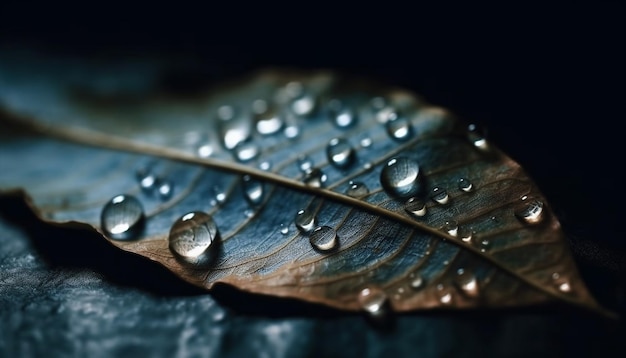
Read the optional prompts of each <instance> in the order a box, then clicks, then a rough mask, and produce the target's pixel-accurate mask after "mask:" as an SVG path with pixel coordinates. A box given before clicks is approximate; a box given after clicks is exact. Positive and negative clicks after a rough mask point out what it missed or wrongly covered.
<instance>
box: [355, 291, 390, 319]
mask: <svg viewBox="0 0 626 358" xmlns="http://www.w3.org/2000/svg"><path fill="white" fill-rule="evenodd" d="M358 300H359V304H360V305H361V308H362V309H363V310H364V311H365V312H367V313H368V314H371V315H372V316H382V315H384V314H386V311H387V303H388V297H387V294H386V293H385V291H383V290H382V289H380V288H378V287H376V286H370V287H367V288H364V289H362V290H361V292H359V297H358Z"/></svg>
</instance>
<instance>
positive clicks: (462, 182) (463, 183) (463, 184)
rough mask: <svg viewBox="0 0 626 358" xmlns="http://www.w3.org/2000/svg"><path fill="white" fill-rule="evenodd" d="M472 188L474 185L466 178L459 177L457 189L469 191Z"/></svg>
mask: <svg viewBox="0 0 626 358" xmlns="http://www.w3.org/2000/svg"><path fill="white" fill-rule="evenodd" d="M473 188H474V185H473V184H472V183H471V182H470V181H469V180H467V179H465V178H461V179H459V190H461V191H464V192H466V193H469V192H470V191H472V189H473Z"/></svg>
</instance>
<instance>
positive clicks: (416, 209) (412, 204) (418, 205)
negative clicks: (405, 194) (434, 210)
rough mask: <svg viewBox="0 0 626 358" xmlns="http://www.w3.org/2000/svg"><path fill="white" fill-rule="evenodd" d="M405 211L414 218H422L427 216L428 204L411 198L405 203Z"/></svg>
mask: <svg viewBox="0 0 626 358" xmlns="http://www.w3.org/2000/svg"><path fill="white" fill-rule="evenodd" d="M404 210H405V211H406V212H407V213H409V214H411V215H413V216H417V217H422V216H424V215H426V204H425V203H424V202H423V201H422V200H420V199H418V198H416V197H413V198H409V200H407V201H406V203H404Z"/></svg>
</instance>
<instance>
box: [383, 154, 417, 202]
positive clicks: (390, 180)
mask: <svg viewBox="0 0 626 358" xmlns="http://www.w3.org/2000/svg"><path fill="white" fill-rule="evenodd" d="M419 179H420V177H419V165H418V164H417V162H416V161H414V160H412V159H408V158H405V157H399V158H393V159H391V160H389V161H388V162H387V164H386V165H385V166H384V167H383V170H382V171H381V175H380V183H381V184H382V186H383V188H385V190H386V191H387V192H388V193H390V194H392V195H395V196H400V197H408V196H412V195H415V194H416V193H417V192H418V191H419V189H420V185H419Z"/></svg>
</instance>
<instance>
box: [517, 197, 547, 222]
mask: <svg viewBox="0 0 626 358" xmlns="http://www.w3.org/2000/svg"><path fill="white" fill-rule="evenodd" d="M515 216H516V217H517V218H518V219H520V220H522V221H523V222H525V223H527V224H537V223H539V222H541V220H542V219H543V202H542V201H540V200H537V199H534V198H529V197H523V198H522V203H521V204H519V205H518V206H517V207H516V208H515Z"/></svg>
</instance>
